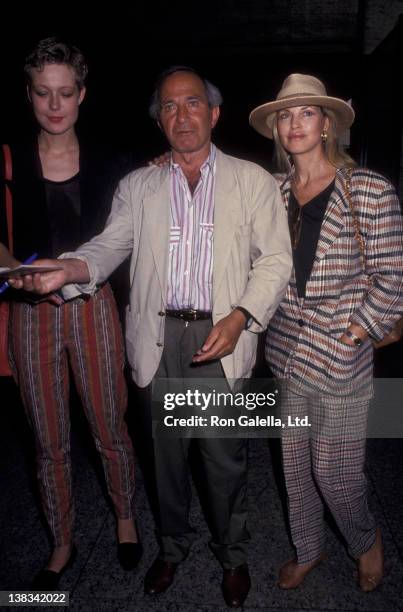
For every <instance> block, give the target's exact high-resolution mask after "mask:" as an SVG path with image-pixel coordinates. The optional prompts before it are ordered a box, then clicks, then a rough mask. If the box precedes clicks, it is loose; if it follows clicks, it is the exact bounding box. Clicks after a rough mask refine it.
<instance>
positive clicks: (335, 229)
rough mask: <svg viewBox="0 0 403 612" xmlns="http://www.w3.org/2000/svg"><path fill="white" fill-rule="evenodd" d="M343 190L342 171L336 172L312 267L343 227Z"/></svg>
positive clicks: (321, 257) (343, 178) (343, 177)
mask: <svg viewBox="0 0 403 612" xmlns="http://www.w3.org/2000/svg"><path fill="white" fill-rule="evenodd" d="M345 189H346V187H345V175H344V171H343V170H338V171H337V172H336V178H335V185H334V189H333V191H332V193H331V196H330V200H329V204H328V205H327V208H326V212H325V216H324V218H323V222H322V227H321V230H320V235H319V240H318V246H317V248H316V255H315V260H314V264H313V267H314V266H315V264H316V263H317V262H318V261H320V260H321V259H323V257H324V256H325V255H326V252H327V251H328V249H329V247H330V246H331V245H332V244H333V242H334V241H335V240H336V239H337V237H338V235H339V234H340V232H341V230H342V228H343V227H344V225H345V221H344V212H345V209H346V204H345V200H344V194H345Z"/></svg>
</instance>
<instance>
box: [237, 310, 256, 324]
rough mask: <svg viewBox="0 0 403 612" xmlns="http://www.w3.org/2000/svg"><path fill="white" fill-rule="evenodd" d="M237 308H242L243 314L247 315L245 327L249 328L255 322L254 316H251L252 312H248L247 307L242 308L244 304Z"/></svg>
mask: <svg viewBox="0 0 403 612" xmlns="http://www.w3.org/2000/svg"><path fill="white" fill-rule="evenodd" d="M236 310H240V311H241V312H242V314H243V315H244V316H245V317H246V321H245V329H249V328H250V326H251V325H252V323H253V317H252V316H251V314H250V312H248V311H247V310H246V308H242V306H237V307H236Z"/></svg>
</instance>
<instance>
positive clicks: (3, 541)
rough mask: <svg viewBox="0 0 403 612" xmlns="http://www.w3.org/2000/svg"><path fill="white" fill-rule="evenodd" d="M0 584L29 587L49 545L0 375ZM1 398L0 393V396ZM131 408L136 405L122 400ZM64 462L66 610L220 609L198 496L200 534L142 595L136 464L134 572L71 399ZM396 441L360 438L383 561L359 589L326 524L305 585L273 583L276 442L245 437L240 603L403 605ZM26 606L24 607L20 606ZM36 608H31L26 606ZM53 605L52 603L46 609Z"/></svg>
mask: <svg viewBox="0 0 403 612" xmlns="http://www.w3.org/2000/svg"><path fill="white" fill-rule="evenodd" d="M0 392H1V397H2V400H1V410H0V458H1V461H0V465H1V474H0V483H1V493H0V499H1V502H0V590H22V589H29V584H30V581H31V579H32V577H33V576H34V575H35V573H36V572H37V571H38V570H39V569H40V568H41V567H42V565H43V564H44V562H45V560H46V557H47V554H48V551H49V544H48V540H47V537H46V528H45V526H44V523H43V520H42V518H41V514H40V511H39V508H38V504H37V501H36V485H35V479H34V462H33V453H32V440H31V435H30V431H29V429H28V427H27V425H26V421H25V417H24V415H23V411H22V408H21V406H20V403H19V400H18V395H17V392H16V389H15V387H14V384H13V383H12V381H9V380H5V379H3V380H1V381H0ZM5 398H7V399H5ZM130 410H131V411H132V410H135V406H133V405H132V406H131V408H130ZM72 412H73V432H72V461H73V466H74V491H75V502H76V530H75V542H76V545H77V549H78V558H77V560H76V562H75V564H74V565H73V567H72V568H71V569H70V570H69V571H68V572H66V574H65V575H64V577H63V579H62V582H61V584H60V589H61V590H66V591H69V592H70V607H69V609H70V610H71V611H79V610H80V611H81V610H82V611H87V610H88V611H93V610H96V611H97V612H101V611H105V612H112V611H114V610H116V611H120V612H124V611H126V610H128V611H129V610H130V612H137V611H138V612H140V611H141V612H151V611H158V612H163V611H170V612H171V611H172V612H173V611H178V612H196V611H197V612H210V611H212V610H218V611H220V610H227V607H226V606H225V604H224V602H223V599H222V595H221V590H220V581H221V570H220V567H219V565H218V564H217V562H216V560H215V558H214V557H213V555H212V553H211V552H210V549H209V548H208V545H207V544H208V539H209V534H208V529H207V527H206V524H205V521H204V519H203V517H202V512H201V509H200V505H199V502H198V499H197V496H196V495H195V496H194V501H193V505H192V509H191V516H192V523H193V524H194V525H195V527H196V528H197V530H198V532H199V537H198V539H197V540H196V542H195V544H194V547H193V549H192V551H191V554H190V555H189V557H188V559H187V560H186V561H185V562H184V563H183V564H182V565H181V566H180V567H179V569H178V571H177V578H176V581H175V583H174V585H173V587H172V588H171V589H170V590H169V591H168V592H167V593H165V594H163V595H159V596H155V597H150V596H145V595H144V593H143V579H144V574H145V572H146V570H147V569H148V567H149V566H150V564H151V563H152V561H153V560H154V558H155V556H156V554H157V543H156V538H155V533H154V522H153V519H152V515H151V513H150V510H149V505H148V502H147V498H146V494H145V489H144V481H143V477H142V474H141V471H140V470H139V469H137V497H136V509H137V517H138V519H137V520H138V527H139V530H140V533H141V538H142V541H143V545H144V556H143V559H142V560H141V562H140V565H139V567H138V569H137V571H136V572H129V573H126V572H124V571H123V570H122V569H121V568H120V566H119V564H118V561H117V559H116V550H115V548H116V545H115V523H114V518H113V514H112V511H111V508H110V505H109V503H108V501H107V499H106V497H105V492H104V491H105V488H104V483H103V479H102V473H101V471H100V466H99V463H98V459H97V457H96V455H95V453H94V450H93V447H92V442H91V439H90V437H89V435H88V432H87V430H86V427H85V424H84V423H83V419H82V417H81V416H80V409H79V407H76V405H75V404H74V406H73V410H72ZM402 474H403V440H401V439H398V440H395V439H389V440H382V439H372V440H369V442H368V477H369V495H370V503H371V506H372V508H373V510H374V512H375V514H376V516H377V519H378V522H379V525H380V527H381V529H382V533H383V538H384V545H385V553H386V568H385V574H386V575H385V580H384V583H383V585H382V587H381V588H380V589H379V590H377V591H376V592H374V593H371V594H363V593H361V592H360V591H359V590H358V588H357V586H356V573H355V565H354V562H353V561H352V560H351V559H350V558H349V557H348V555H347V553H346V550H345V548H344V545H343V544H342V542H341V541H340V539H339V538H338V536H337V535H336V533H335V531H334V528H333V527H331V526H329V528H328V529H327V551H328V553H329V558H328V560H327V561H326V562H325V563H323V564H322V565H321V566H320V567H318V568H317V569H316V570H315V572H314V573H312V575H310V576H309V577H308V578H307V579H306V581H305V583H304V585H302V586H301V587H300V588H299V589H297V590H295V591H290V592H284V591H281V590H280V589H279V588H278V587H277V586H276V578H277V572H278V568H279V567H280V566H281V564H282V563H283V562H284V561H286V560H288V559H289V558H290V557H291V556H292V549H291V546H290V543H289V539H288V534H287V527H286V521H285V517H284V497H283V496H282V495H280V494H279V491H281V490H282V486H281V471H280V470H279V447H278V441H276V440H272V441H270V444H269V443H268V442H267V441H266V440H264V439H254V440H251V441H250V472H249V508H250V518H249V528H250V532H251V536H252V542H251V547H250V571H251V576H252V581H253V586H252V589H251V591H250V594H249V596H248V598H247V600H246V603H245V606H244V609H245V610H248V611H250V612H252V611H263V610H275V611H276V612H286V611H287V612H288V611H290V612H291V611H293V612H302V611H304V612H308V611H309V612H317V611H327V612H328V611H336V610H337V611H339V612H341V611H343V612H347V611H349V612H350V611H353V610H356V611H366V612H367V611H368V612H369V611H371V612H383V611H385V612H386V611H388V612H397V611H399V610H403V531H402V529H401V522H402V518H403V516H402V509H403V486H402V484H403V476H402ZM26 609H28V608H26ZM32 609H38V608H32ZM54 609H57V608H54Z"/></svg>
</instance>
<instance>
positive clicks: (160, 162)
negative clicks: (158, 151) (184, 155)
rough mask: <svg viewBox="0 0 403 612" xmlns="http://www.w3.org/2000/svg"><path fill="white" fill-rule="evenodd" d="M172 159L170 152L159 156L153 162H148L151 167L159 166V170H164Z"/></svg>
mask: <svg viewBox="0 0 403 612" xmlns="http://www.w3.org/2000/svg"><path fill="white" fill-rule="evenodd" d="M170 159H171V153H170V151H167V152H166V153H163V154H162V155H158V157H154V159H152V160H151V161H149V162H148V165H149V166H158V168H163V167H164V166H166V165H167V164H169V160H170Z"/></svg>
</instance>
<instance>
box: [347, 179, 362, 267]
mask: <svg viewBox="0 0 403 612" xmlns="http://www.w3.org/2000/svg"><path fill="white" fill-rule="evenodd" d="M352 174H353V169H352V168H348V170H347V179H346V198H347V202H348V206H349V209H350V212H351V218H352V221H353V226H354V237H355V239H356V240H357V242H358V247H359V249H360V258H361V266H362V271H363V272H365V242H364V238H363V236H362V234H361V231H360V222H359V220H358V214H357V211H356V210H355V208H354V205H353V198H352V196H351V177H352Z"/></svg>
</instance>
